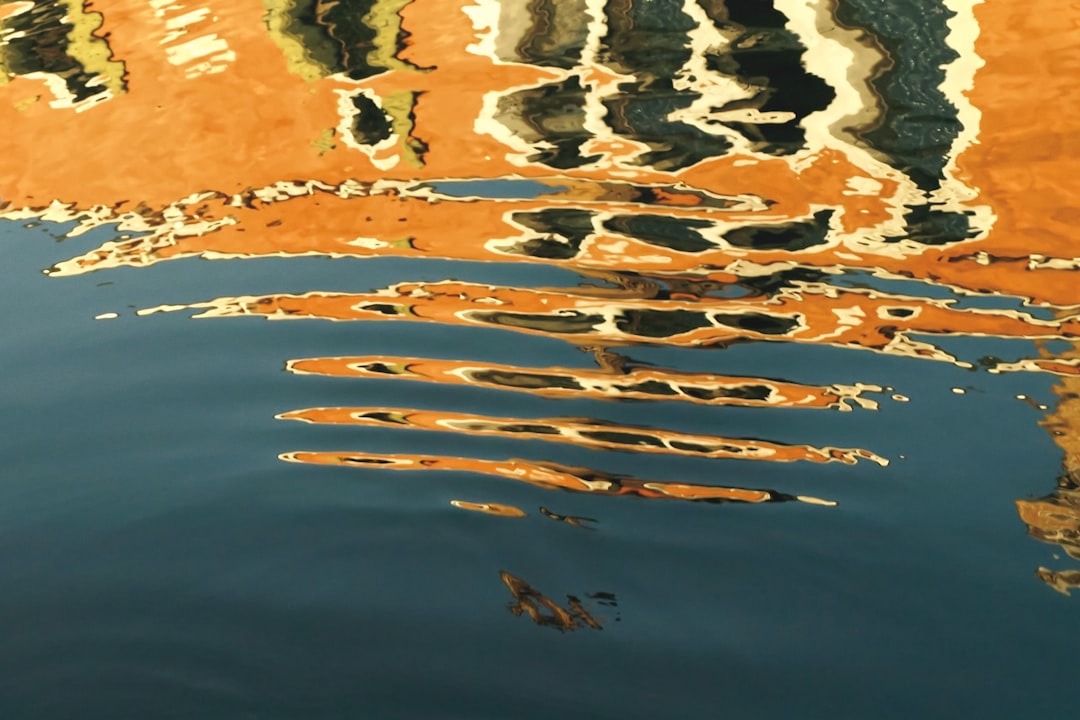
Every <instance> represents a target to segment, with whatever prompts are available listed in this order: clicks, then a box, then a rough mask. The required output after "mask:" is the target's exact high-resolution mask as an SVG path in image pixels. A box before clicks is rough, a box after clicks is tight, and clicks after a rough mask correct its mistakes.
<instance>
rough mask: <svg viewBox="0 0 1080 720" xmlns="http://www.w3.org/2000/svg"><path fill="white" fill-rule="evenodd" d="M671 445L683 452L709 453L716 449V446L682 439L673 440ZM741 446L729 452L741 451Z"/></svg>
mask: <svg viewBox="0 0 1080 720" xmlns="http://www.w3.org/2000/svg"><path fill="white" fill-rule="evenodd" d="M671 447H673V448H675V449H676V450H682V451H683V452H693V453H704V454H708V453H711V452H713V451H715V450H716V448H712V447H709V446H708V445H699V444H698V443H690V442H683V441H681V440H672V441H671ZM740 451H741V448H730V449H729V452H736V453H737V452H740Z"/></svg>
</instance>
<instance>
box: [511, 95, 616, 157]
mask: <svg viewBox="0 0 1080 720" xmlns="http://www.w3.org/2000/svg"><path fill="white" fill-rule="evenodd" d="M498 112H499V118H500V120H501V122H502V123H503V124H504V125H506V127H507V128H509V129H510V130H511V131H512V132H513V133H514V134H516V135H518V136H519V137H521V138H522V139H524V140H526V141H527V142H530V143H543V144H544V145H551V146H553V147H550V148H547V149H543V150H540V151H539V152H536V153H534V154H532V155H530V156H529V161H530V162H539V163H544V164H545V165H548V166H550V167H553V168H558V169H560V170H568V169H571V168H576V167H580V166H581V165H587V164H588V163H591V162H595V161H596V160H598V159H599V157H600V156H598V155H593V156H590V157H582V156H581V154H580V148H581V144H582V143H583V142H585V140H587V139H589V138H590V137H592V133H590V132H589V131H588V130H586V129H585V91H584V89H582V87H581V81H580V79H579V78H578V77H577V76H576V75H572V76H570V77H568V78H566V79H565V80H563V81H561V82H557V83H549V84H547V85H542V86H540V87H534V88H527V89H524V90H519V91H518V92H515V93H513V94H510V95H504V96H502V97H500V98H499V106H498Z"/></svg>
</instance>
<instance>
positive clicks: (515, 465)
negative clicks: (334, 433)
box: [279, 451, 836, 507]
mask: <svg viewBox="0 0 1080 720" xmlns="http://www.w3.org/2000/svg"><path fill="white" fill-rule="evenodd" d="M279 457H280V458H281V459H282V460H284V461H286V462H294V463H305V464H311V465H331V466H339V467H363V468H370V469H375V470H408V471H418V470H445V471H452V472H469V473H480V474H482V475H493V476H495V477H499V478H503V479H506V480H514V481H517V482H524V483H527V484H529V485H533V486H535V487H538V488H542V489H544V490H568V491H571V492H582V493H591V494H594V495H609V496H617V495H628V496H633V497H639V498H646V499H650V500H687V501H692V502H704V503H728V502H733V503H750V504H760V503H774V502H801V503H807V504H810V505H823V506H829V507H832V506H835V505H836V502H835V501H832V500H823V499H822V498H817V497H813V496H810V495H789V494H787V493H782V492H778V491H776V490H758V489H750V488H739V487H717V486H714V485H695V484H692V483H678V482H659V481H651V480H639V479H636V478H632V477H628V476H626V475H618V474H615V473H607V472H601V471H599V470H593V469H591V468H587V467H576V466H571V465H561V464H559V463H554V462H538V461H532V460H519V459H516V458H512V459H509V460H483V459H479V458H463V457H453V456H444V455H415V454H406V455H395V454H385V453H366V452H355V451H349V452H321V451H320V452H316V451H295V452H287V453H282V454H281V455H279Z"/></svg>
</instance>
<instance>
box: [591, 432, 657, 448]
mask: <svg viewBox="0 0 1080 720" xmlns="http://www.w3.org/2000/svg"><path fill="white" fill-rule="evenodd" d="M581 436H582V437H586V438H591V439H593V440H598V441H600V442H606V443H614V444H617V445H648V446H650V447H665V445H664V443H663V442H662V441H660V440H658V439H656V438H654V437H652V436H651V435H639V434H637V433H627V432H615V431H612V430H590V431H585V432H582V433H581Z"/></svg>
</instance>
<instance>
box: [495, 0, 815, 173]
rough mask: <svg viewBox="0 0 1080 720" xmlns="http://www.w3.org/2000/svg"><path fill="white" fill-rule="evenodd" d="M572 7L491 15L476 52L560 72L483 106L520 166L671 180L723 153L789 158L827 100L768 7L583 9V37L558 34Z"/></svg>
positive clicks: (684, 2) (669, 2)
mask: <svg viewBox="0 0 1080 720" xmlns="http://www.w3.org/2000/svg"><path fill="white" fill-rule="evenodd" d="M581 7H582V3H581V1H580V0H569V1H568V2H565V3H557V2H555V0H549V1H548V2H544V3H529V4H528V5H521V4H518V3H513V4H509V5H504V6H500V7H499V8H498V9H497V11H496V12H497V13H498V15H499V20H498V22H497V23H496V25H497V31H496V37H495V38H494V39H493V40H490V41H489V42H487V43H486V45H485V47H486V52H489V53H492V55H493V56H494V57H493V59H495V60H496V61H497V62H498V61H501V62H516V63H528V64H532V65H535V66H538V67H544V68H551V69H552V70H561V71H563V72H561V73H559V77H558V78H557V79H554V80H551V81H549V82H546V83H544V84H541V85H537V86H532V87H528V88H515V89H512V90H511V91H510V92H504V93H503V94H501V95H500V97H499V98H498V100H497V102H496V103H489V106H491V105H493V107H492V109H491V113H492V114H493V115H494V116H495V117H496V118H497V119H498V120H499V122H500V123H501V124H502V125H503V126H504V127H506V128H507V129H509V130H510V132H511V135H512V136H513V140H512V142H513V141H517V142H513V144H515V145H518V146H520V144H521V143H520V141H524V143H525V144H526V146H527V147H529V148H531V154H530V153H529V151H528V150H526V153H527V155H526V158H525V159H526V160H527V161H528V162H539V163H543V164H546V165H549V166H551V167H555V168H558V169H570V168H579V167H584V166H599V165H602V164H605V163H610V162H611V160H612V159H615V158H618V160H617V161H616V162H617V164H621V165H624V166H625V167H627V168H631V167H635V166H647V167H649V168H652V169H654V170H661V171H666V172H673V171H678V170H681V169H684V168H687V167H690V166H692V165H695V164H697V163H699V162H701V161H703V160H707V159H709V158H714V157H718V156H722V155H725V154H727V153H729V152H730V151H732V150H733V149H734V150H738V151H740V152H744V153H756V154H761V155H789V154H792V153H794V152H797V151H799V150H802V149H803V148H804V146H805V140H806V138H805V133H804V131H803V130H802V127H801V121H802V119H803V118H805V117H806V116H807V115H809V114H810V113H812V112H814V111H815V110H819V109H821V108H823V107H825V106H826V105H827V104H828V103H829V101H830V99H831V97H832V91H831V90H830V89H829V87H828V86H827V85H826V84H825V83H824V82H823V81H822V80H821V79H820V78H818V77H816V76H814V75H811V74H809V73H807V72H806V71H805V69H804V68H803V64H802V61H801V58H802V54H803V53H804V51H805V48H804V47H803V45H802V44H801V43H800V42H799V40H798V38H797V36H796V35H795V34H794V33H792V32H790V31H789V30H787V29H786V28H785V27H784V25H785V20H786V18H785V16H784V15H783V14H781V13H779V12H777V11H775V10H773V9H772V8H767V9H764V10H763V9H762V7H757V6H755V7H753V8H750V7H744V6H743V5H742V4H736V3H728V6H724V5H723V4H720V3H715V2H708V3H702V2H699V1H698V0H654V1H653V2H641V1H640V0H608V2H601V1H600V0H589V2H587V3H585V5H584V7H585V8H586V9H588V11H589V17H588V22H587V23H586V24H584V26H582V24H580V20H579V25H578V26H577V27H578V28H579V29H583V30H585V34H584V36H582V35H581V34H578V35H573V34H571V33H568V32H566V31H565V26H566V21H565V20H563V21H560V18H564V17H566V16H569V15H571V14H572V13H571V11H576V12H577V13H578V14H580V8H581ZM579 16H580V15H578V17H579ZM554 50H558V51H559V53H558V54H557V55H556V54H554V53H553V51H554Z"/></svg>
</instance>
